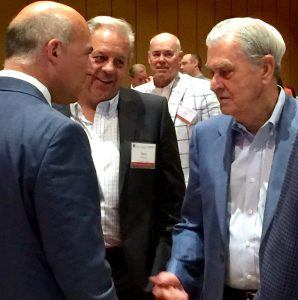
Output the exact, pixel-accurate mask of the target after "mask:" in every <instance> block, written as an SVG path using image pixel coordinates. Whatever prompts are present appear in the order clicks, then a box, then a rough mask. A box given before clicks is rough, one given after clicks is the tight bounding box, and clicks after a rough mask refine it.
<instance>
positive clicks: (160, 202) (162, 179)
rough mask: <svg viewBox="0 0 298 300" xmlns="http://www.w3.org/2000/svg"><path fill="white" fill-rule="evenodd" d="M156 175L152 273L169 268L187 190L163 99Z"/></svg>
mask: <svg viewBox="0 0 298 300" xmlns="http://www.w3.org/2000/svg"><path fill="white" fill-rule="evenodd" d="M156 162H157V163H156V166H157V173H156V174H157V175H156V178H155V203H154V209H155V231H156V233H157V235H156V236H157V248H156V255H155V260H154V264H153V269H152V274H156V273H158V272H159V271H161V270H164V269H165V268H166V263H167V261H168V259H169V257H170V253H171V245H172V230H173V227H174V225H175V224H176V223H177V222H179V220H180V210H181V205H182V202H183V197H184V193H185V183H184V176H183V171H182V167H181V162H180V157H179V152H178V145H177V138H176V133H175V128H174V124H173V122H172V120H171V118H170V115H169V112H168V104H167V101H166V99H164V101H163V102H162V115H161V125H160V140H159V143H158V145H157V157H156Z"/></svg>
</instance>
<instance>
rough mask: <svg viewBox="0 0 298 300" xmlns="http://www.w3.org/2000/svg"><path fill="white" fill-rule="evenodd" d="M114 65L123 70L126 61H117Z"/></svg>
mask: <svg viewBox="0 0 298 300" xmlns="http://www.w3.org/2000/svg"><path fill="white" fill-rule="evenodd" d="M114 64H115V66H116V67H117V68H122V67H123V66H124V61H123V60H122V59H116V60H115V61H114Z"/></svg>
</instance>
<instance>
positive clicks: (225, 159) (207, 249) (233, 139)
mask: <svg viewBox="0 0 298 300" xmlns="http://www.w3.org/2000/svg"><path fill="white" fill-rule="evenodd" d="M206 43H207V47H208V52H207V64H206V65H207V66H208V68H209V69H210V70H211V72H212V73H213V77H212V80H211V87H212V90H213V91H214V92H215V93H216V95H217V97H218V99H219V102H220V107H221V111H222V112H223V114H224V115H221V116H219V117H216V118H213V119H212V120H208V121H206V122H203V123H201V124H198V126H196V128H195V129H194V131H193V134H192V141H191V150H190V151H191V154H190V166H191V167H190V180H189V185H188V190H187V193H186V197H185V201H184V206H183V209H182V221H181V222H180V223H179V224H178V225H177V226H176V227H175V230H174V234H173V239H174V241H173V243H174V245H173V251H172V258H171V260H170V263H169V266H168V271H169V272H170V273H161V274H160V275H159V276H158V277H155V278H153V279H152V280H153V281H154V282H155V283H156V287H155V293H156V296H157V297H158V298H161V299H171V300H172V299H175V298H174V296H173V295H171V296H169V297H166V296H164V294H172V293H176V294H180V296H181V297H180V299H186V298H187V297H186V294H185V292H184V290H185V291H186V292H187V293H188V294H189V296H190V297H191V299H204V300H214V299H225V300H226V299H253V297H254V295H255V293H256V291H257V290H258V289H259V286H260V267H262V256H259V249H262V248H263V247H265V246H266V243H267V238H266V236H267V234H268V232H269V231H268V228H270V224H271V223H272V220H273V219H274V216H275V214H276V207H277V203H278V199H279V195H280V192H281V186H282V182H283V179H284V176H285V171H286V167H287V163H288V160H289V155H290V152H291V149H292V147H293V143H294V141H295V137H296V134H297V129H298V128H297V127H298V112H297V109H298V103H297V101H295V100H293V99H292V98H289V97H288V96H286V95H285V93H284V91H283V89H282V88H281V87H279V86H277V78H278V77H279V73H280V68H281V59H282V56H283V54H284V52H285V43H284V41H283V38H282V36H281V35H280V33H279V32H278V31H277V30H276V29H275V28H274V27H272V26H270V25H269V24H267V23H265V22H263V21H261V20H259V19H253V18H233V19H228V20H225V21H222V22H220V23H219V24H217V25H216V26H215V27H214V28H213V29H212V30H211V32H210V33H209V35H208V36H207V41H206ZM273 263H274V262H273ZM276 272H279V270H276ZM163 296H164V297H163ZM178 299H179V298H178ZM271 299H273V298H271ZM279 299H281V298H279Z"/></svg>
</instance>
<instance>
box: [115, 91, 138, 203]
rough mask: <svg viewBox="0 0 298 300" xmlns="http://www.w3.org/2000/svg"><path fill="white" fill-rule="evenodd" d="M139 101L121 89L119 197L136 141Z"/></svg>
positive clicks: (119, 112)
mask: <svg viewBox="0 0 298 300" xmlns="http://www.w3.org/2000/svg"><path fill="white" fill-rule="evenodd" d="M138 100H140V99H135V98H134V97H132V95H131V94H130V93H129V91H128V90H126V89H120V95H119V103H118V118H119V132H120V170H119V195H121V193H122V190H123V186H124V179H125V174H126V172H127V171H128V169H129V168H130V156H131V142H132V141H134V140H135V131H136V125H137V118H138ZM120 198H121V197H120Z"/></svg>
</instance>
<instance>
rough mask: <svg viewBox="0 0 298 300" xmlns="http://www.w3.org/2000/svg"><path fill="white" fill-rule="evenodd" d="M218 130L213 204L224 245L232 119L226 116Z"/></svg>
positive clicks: (231, 148) (226, 233) (215, 149)
mask: <svg viewBox="0 0 298 300" xmlns="http://www.w3.org/2000/svg"><path fill="white" fill-rule="evenodd" d="M221 125H222V126H221V127H220V128H219V130H218V138H217V139H216V140H215V141H214V148H213V160H214V166H216V168H215V169H214V174H213V176H214V182H215V191H214V194H215V204H216V210H217V217H218V222H219V227H220V231H221V237H222V240H223V243H224V245H227V237H228V219H229V215H228V209H227V208H228V201H229V190H230V169H231V163H232V153H233V142H232V130H231V125H232V119H231V118H226V119H225V120H224V122H223V123H222V124H221Z"/></svg>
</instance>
